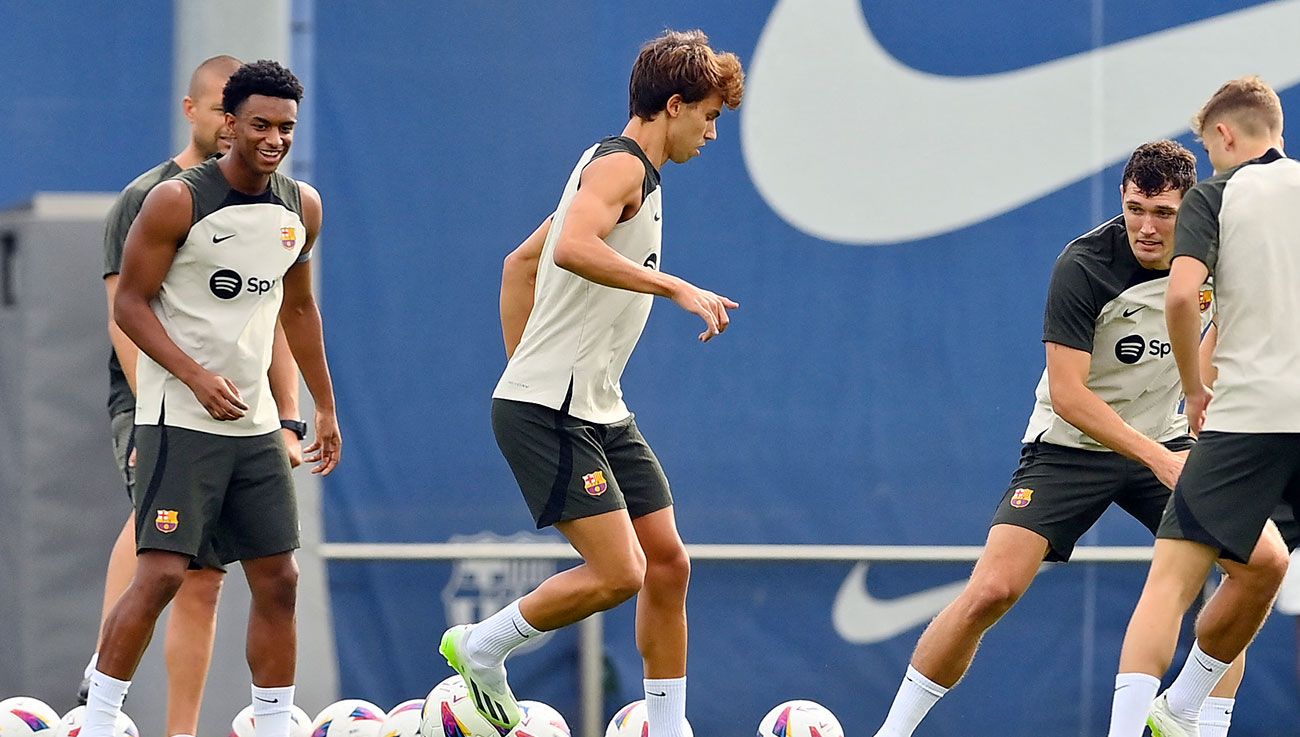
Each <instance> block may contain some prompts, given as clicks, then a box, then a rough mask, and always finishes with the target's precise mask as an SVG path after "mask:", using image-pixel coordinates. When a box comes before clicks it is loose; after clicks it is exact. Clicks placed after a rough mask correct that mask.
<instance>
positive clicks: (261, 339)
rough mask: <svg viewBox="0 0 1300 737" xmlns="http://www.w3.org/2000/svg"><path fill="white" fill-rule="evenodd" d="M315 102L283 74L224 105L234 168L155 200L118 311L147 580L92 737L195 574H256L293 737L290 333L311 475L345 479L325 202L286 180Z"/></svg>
mask: <svg viewBox="0 0 1300 737" xmlns="http://www.w3.org/2000/svg"><path fill="white" fill-rule="evenodd" d="M301 98H302V86H301V84H299V82H298V80H297V78H296V77H294V76H293V74H292V73H291V72H289V71H288V70H287V69H285V68H283V67H281V66H280V65H279V64H277V63H275V62H272V61H259V62H256V63H253V64H246V65H244V66H241V67H240V68H239V69H238V70H237V71H236V72H235V73H234V74H233V75H232V76H231V77H230V80H229V81H228V82H227V83H226V86H225V89H224V91H223V93H222V107H223V108H224V110H225V116H226V125H227V127H228V128H229V130H230V131H231V133H232V143H231V149H230V153H228V154H227V155H225V156H223V157H222V158H220V159H210V160H208V161H206V162H204V163H202V164H200V165H198V166H196V167H193V168H191V169H187V170H185V171H183V172H181V173H180V174H178V175H176V177H175V178H173V179H169V180H167V181H165V182H163V183H161V184H159V185H157V186H156V187H154V188H153V190H152V191H150V192H149V194H148V196H146V197H145V200H144V204H143V205H142V207H141V209H140V214H139V215H138V216H137V217H136V220H135V222H134V223H133V224H132V226H131V230H130V232H129V233H128V235H127V242H126V252H125V254H124V258H123V263H122V273H121V276H120V278H119V281H118V288H117V297H116V299H115V300H114V305H113V306H114V315H115V317H116V320H117V324H118V326H119V327H121V328H122V331H123V332H124V333H125V334H126V336H127V337H128V338H130V339H131V340H132V342H134V343H135V344H136V345H137V346H139V347H140V350H141V352H142V355H141V356H140V362H139V365H138V366H137V384H136V388H137V395H136V416H135V422H136V427H135V431H136V445H137V448H138V451H139V452H138V464H137V469H136V470H137V481H136V485H135V493H134V502H135V508H136V544H137V547H138V551H139V555H138V561H137V567H136V574H135V578H134V579H133V580H132V581H131V585H130V586H129V587H128V588H127V589H126V591H125V592H124V593H123V594H122V597H121V598H120V599H119V600H118V602H117V604H116V605H114V607H113V610H112V612H111V613H110V614H109V616H108V620H107V621H106V622H105V624H104V635H103V641H102V643H101V647H100V654H99V662H98V664H97V667H96V670H95V672H94V673H92V674H91V683H90V692H89V694H88V697H87V704H86V716H85V723H84V726H83V728H82V732H83V734H84V735H85V736H86V737H109V735H111V734H112V731H113V724H114V721H115V720H116V718H117V715H118V714H119V713H120V710H121V705H122V700H123V699H124V698H125V695H126V691H127V688H128V687H129V686H130V680H129V679H130V678H131V675H132V674H133V673H134V672H135V669H136V666H137V665H138V664H139V661H140V656H141V654H142V653H143V652H144V649H145V646H146V645H147V644H148V641H149V637H150V635H151V632H152V630H153V626H154V622H155V621H156V620H157V618H158V615H159V614H160V613H161V611H162V609H163V607H165V606H166V605H167V603H168V602H169V601H170V600H171V599H172V597H173V596H175V594H176V591H177V589H178V588H179V587H180V585H181V582H182V581H183V579H184V574H185V571H186V569H187V568H189V567H190V565H191V564H192V563H194V562H198V563H201V564H205V565H225V564H228V563H231V562H233V561H236V560H238V561H241V562H242V564H243V567H244V573H245V575H246V577H247V579H248V584H249V588H250V590H251V592H252V605H251V609H250V612H249V625H248V650H247V652H248V661H249V667H250V669H251V671H252V678H253V687H252V703H253V713H254V718H255V721H256V729H257V734H258V737H287V736H288V734H289V720H290V708H291V706H292V704H293V681H294V668H295V664H296V659H297V652H296V650H297V643H296V636H297V633H296V631H295V624H294V612H295V598H296V593H297V577H298V569H297V564H296V563H295V562H294V558H293V550H294V549H295V548H297V547H298V511H297V504H296V501H295V498H294V490H293V481H292V478H291V477H290V472H289V460H288V456H287V454H286V452H285V447H284V441H283V439H282V437H281V431H280V424H279V421H278V417H277V413H276V409H275V405H274V403H273V402H272V401H271V399H272V398H271V392H270V386H269V382H268V380H267V370H268V368H269V366H270V362H271V346H272V343H273V342H274V334H275V323H276V317H277V315H278V316H279V320H280V322H281V324H282V325H283V327H284V333H285V336H286V338H287V339H288V342H289V345H290V347H291V348H292V350H293V354H294V357H295V358H296V359H297V361H298V363H299V366H300V368H301V370H302V374H303V377H304V378H305V379H306V382H307V386H308V388H309V389H310V390H311V393H312V396H313V397H314V398H315V400H316V439H315V441H314V442H313V443H312V445H311V446H310V447H308V448H307V450H306V452H307V453H308V454H309V455H308V456H307V458H306V460H307V461H310V462H313V463H316V462H319V465H317V466H316V467H315V468H314V469H313V472H316V473H321V474H328V473H329V472H330V471H332V470H333V469H334V467H335V466H336V464H337V463H338V460H339V451H340V446H341V444H342V440H341V438H340V435H339V430H338V424H337V421H336V419H335V414H334V397H333V389H332V387H331V382H330V376H329V368H328V366H327V363H326V360H325V351H324V341H323V339H322V336H321V321H320V313H319V311H318V310H317V308H316V303H315V299H314V298H313V296H312V292H311V267H310V261H309V260H308V259H309V257H310V254H311V252H312V248H313V246H314V244H315V242H316V238H317V235H318V233H319V232H320V224H321V202H320V195H318V194H317V193H316V191H315V190H314V189H312V188H311V187H310V186H308V185H306V184H303V183H300V182H295V181H293V180H292V179H289V178H288V177H285V176H284V175H282V174H279V173H278V172H277V171H276V168H277V167H278V166H279V165H280V162H281V161H283V160H284V157H285V155H286V154H288V152H289V147H290V145H291V143H292V140H293V128H294V124H295V122H296V118H297V110H298V101H299V100H300V99H301Z"/></svg>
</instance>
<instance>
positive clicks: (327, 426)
mask: <svg viewBox="0 0 1300 737" xmlns="http://www.w3.org/2000/svg"><path fill="white" fill-rule="evenodd" d="M342 450H343V436H342V435H340V434H339V421H338V418H337V417H335V416H334V413H333V412H322V411H321V410H319V409H318V410H316V440H315V441H314V442H313V443H312V444H311V445H309V446H307V450H306V455H304V456H303V460H304V461H306V462H307V463H315V464H317V465H316V467H315V468H313V469H312V470H311V472H312V473H318V474H320V475H322V476H328V475H330V472H331V471H333V470H334V467H335V466H337V465H338V464H339V456H340V455H341V453H342Z"/></svg>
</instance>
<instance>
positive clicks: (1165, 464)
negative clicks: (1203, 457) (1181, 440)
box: [1151, 450, 1188, 491]
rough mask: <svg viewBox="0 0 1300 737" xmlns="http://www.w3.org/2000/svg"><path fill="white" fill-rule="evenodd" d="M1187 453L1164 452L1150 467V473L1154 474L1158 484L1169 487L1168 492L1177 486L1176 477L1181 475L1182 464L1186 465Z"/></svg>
mask: <svg viewBox="0 0 1300 737" xmlns="http://www.w3.org/2000/svg"><path fill="white" fill-rule="evenodd" d="M1187 453H1188V451H1185V450H1180V451H1177V452H1175V451H1172V450H1169V451H1165V452H1164V453H1162V454H1161V455H1160V457H1159V458H1158V459H1156V462H1155V463H1154V464H1152V465H1151V471H1152V472H1153V473H1155V475H1156V478H1157V479H1159V480H1160V483H1162V484H1164V485H1165V486H1167V487H1169V490H1170V491H1173V490H1174V487H1175V486H1177V485H1178V477H1179V476H1182V475H1183V464H1185V463H1187Z"/></svg>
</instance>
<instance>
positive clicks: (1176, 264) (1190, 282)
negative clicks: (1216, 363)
mask: <svg viewBox="0 0 1300 737" xmlns="http://www.w3.org/2000/svg"><path fill="white" fill-rule="evenodd" d="M1209 275H1210V270H1209V268H1207V267H1206V265H1205V264H1204V263H1203V262H1201V261H1200V260H1199V259H1197V258H1193V257H1187V256H1174V261H1173V264H1171V265H1170V267H1169V288H1168V289H1167V290H1166V291H1165V323H1166V325H1167V326H1168V328H1169V344H1170V345H1171V346H1173V349H1174V360H1175V361H1177V362H1178V375H1179V376H1180V377H1182V381H1183V395H1184V396H1186V397H1187V404H1186V407H1185V409H1184V411H1185V412H1186V414H1187V422H1188V423H1189V424H1190V425H1191V430H1192V434H1193V435H1198V434H1200V432H1201V427H1202V426H1203V425H1205V410H1206V408H1207V407H1208V406H1209V404H1210V399H1211V398H1212V397H1213V396H1214V393H1213V392H1211V391H1210V388H1209V387H1208V386H1206V384H1205V380H1204V379H1203V378H1202V376H1201V355H1200V344H1201V285H1202V284H1204V283H1205V279H1206V278H1207V277H1208V276H1209ZM1216 337H1217V333H1216Z"/></svg>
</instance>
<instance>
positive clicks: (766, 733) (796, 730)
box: [758, 700, 844, 737]
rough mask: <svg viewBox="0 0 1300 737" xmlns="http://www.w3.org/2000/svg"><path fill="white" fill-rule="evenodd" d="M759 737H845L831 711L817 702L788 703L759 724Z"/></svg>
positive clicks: (771, 712)
mask: <svg viewBox="0 0 1300 737" xmlns="http://www.w3.org/2000/svg"><path fill="white" fill-rule="evenodd" d="M758 737H844V729H843V728H842V727H840V721H839V720H838V719H836V718H835V715H834V714H832V713H831V711H830V709H827V708H826V707H824V706H822V705H821V704H819V703H817V702H815V701H799V700H796V701H787V702H785V703H784V704H780V705H778V706H777V707H776V708H774V709H772V710H771V711H769V712H768V713H767V716H765V717H763V721H761V722H759V724H758Z"/></svg>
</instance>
